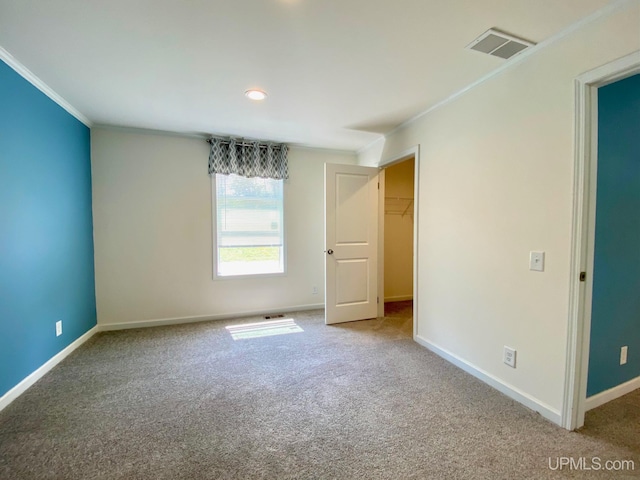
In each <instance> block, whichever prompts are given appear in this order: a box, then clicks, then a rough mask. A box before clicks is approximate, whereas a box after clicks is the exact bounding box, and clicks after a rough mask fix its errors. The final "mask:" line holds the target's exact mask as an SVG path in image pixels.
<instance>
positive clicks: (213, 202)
mask: <svg viewBox="0 0 640 480" xmlns="http://www.w3.org/2000/svg"><path fill="white" fill-rule="evenodd" d="M216 175H225V174H223V173H213V174H211V175H209V177H210V181H211V232H212V246H213V248H212V249H211V254H212V259H211V266H212V269H213V275H212V277H213V280H238V279H240V280H241V279H250V278H269V277H286V276H287V229H286V213H285V210H286V209H285V205H286V201H285V200H286V196H287V192H286V188H285V185H286V184H287V181H286V180H285V179H280V180H279V181H281V182H282V272H268V273H244V274H240V275H219V274H218V215H217V212H218V208H217V199H218V196H217V191H216V190H217V189H216ZM225 176H228V175H225ZM272 180H278V179H272Z"/></svg>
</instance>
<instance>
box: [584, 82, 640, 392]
mask: <svg viewBox="0 0 640 480" xmlns="http://www.w3.org/2000/svg"><path fill="white" fill-rule="evenodd" d="M623 345H627V346H628V347H629V354H628V363H627V364H626V365H620V347H622V346H623ZM638 376H640V75H634V76H632V77H629V78H626V79H624V80H621V81H619V82H616V83H613V84H611V85H607V86H605V87H602V88H600V89H599V90H598V182H597V207H596V239H595V265H594V272H593V303H592V314H591V346H590V350H589V381H588V384H587V396H588V397H589V396H591V395H595V394H597V393H600V392H602V391H604V390H608V389H610V388H612V387H615V386H617V385H620V384H621V383H624V382H626V381H628V380H631V379H633V378H635V377H638Z"/></svg>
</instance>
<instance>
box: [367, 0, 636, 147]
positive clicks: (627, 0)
mask: <svg viewBox="0 0 640 480" xmlns="http://www.w3.org/2000/svg"><path fill="white" fill-rule="evenodd" d="M638 1H639V0H616V1H614V2H612V3H610V4H609V5H607V6H606V7H603V8H601V9H600V10H597V11H596V12H594V13H592V14H591V15H588V16H586V17H584V18H583V19H581V20H578V21H577V22H575V23H572V24H571V25H569V26H568V27H566V28H565V29H563V30H561V31H560V32H558V33H556V34H555V35H553V36H551V37H549V38H547V39H546V40H543V41H542V42H540V43H538V44H537V45H535V46H533V47H530V48H527V49H525V50H524V51H523V52H522V53H520V54H517V55H516V56H514V57H512V58H511V59H509V60H506V62H505V63H504V64H502V65H501V66H500V67H498V68H496V69H495V70H492V71H491V72H489V73H488V74H486V75H484V76H483V77H480V78H479V79H478V80H476V81H475V82H473V83H470V84H469V85H467V86H466V87H464V88H462V89H460V90H458V91H457V92H455V93H453V94H451V95H449V96H448V97H446V98H444V99H442V100H440V101H439V102H437V103H435V104H434V105H432V106H431V107H429V108H427V109H426V110H423V111H422V112H420V113H418V114H417V115H414V116H413V117H411V118H409V119H408V120H405V121H404V122H402V123H401V124H400V125H398V126H397V127H396V128H394V129H393V130H391V131H390V132H388V133H386V134H385V135H384V136H385V138H386V137H390V136H392V135H394V134H395V133H397V132H399V131H400V130H403V129H405V128H407V127H408V126H409V125H411V124H413V123H415V122H416V121H418V120H420V119H421V118H422V117H424V116H425V115H427V114H429V113H431V112H433V111H434V110H436V109H438V108H440V107H442V106H444V105H446V104H448V103H450V102H452V101H454V100H455V99H457V98H458V97H460V96H462V95H464V94H465V93H467V92H469V91H471V90H473V89H474V88H476V87H477V86H479V85H481V84H483V83H484V82H486V81H487V80H490V79H491V78H493V77H496V76H498V75H500V74H502V73H504V72H505V71H507V70H509V69H511V68H513V67H514V66H516V65H518V64H519V63H522V62H523V61H524V60H526V59H527V58H529V57H530V56H532V55H535V54H536V53H538V52H540V51H542V50H544V49H545V48H547V47H549V46H551V45H553V44H555V43H557V42H559V41H560V40H562V39H563V38H565V37H567V36H569V35H571V34H572V33H573V32H575V31H577V30H580V29H581V28H583V27H585V26H586V25H589V24H590V23H592V22H595V21H596V20H598V19H600V18H603V17H608V16H609V15H612V14H613V13H615V12H617V11H618V10H622V9H623V8H625V7H627V6H629V5H631V4H634V3H638ZM374 144H375V142H372V143H371V144H369V145H367V146H366V147H363V148H362V149H361V150H359V151H358V152H359V153H360V152H361V151H364V150H367V149H368V148H370V147H372V146H373V145H374Z"/></svg>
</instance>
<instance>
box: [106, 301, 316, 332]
mask: <svg viewBox="0 0 640 480" xmlns="http://www.w3.org/2000/svg"><path fill="white" fill-rule="evenodd" d="M321 308H324V303H313V304H309V305H297V306H294V307H281V308H272V309H269V310H250V311H245V312H236V313H221V314H216V315H199V316H195V317H175V318H160V319H154V320H138V321H132V322H122V323H103V324H101V323H99V324H98V327H99V329H100V331H101V332H106V331H110V330H127V329H130V328H146V327H161V326H166V325H180V324H183V323H196V322H208V321H210V320H231V319H233V318H242V317H254V316H257V315H269V314H277V313H290V312H302V311H306V310H317V309H321Z"/></svg>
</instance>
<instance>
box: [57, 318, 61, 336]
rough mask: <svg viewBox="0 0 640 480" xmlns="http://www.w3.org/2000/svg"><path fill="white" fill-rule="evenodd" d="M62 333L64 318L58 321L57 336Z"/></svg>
mask: <svg viewBox="0 0 640 480" xmlns="http://www.w3.org/2000/svg"><path fill="white" fill-rule="evenodd" d="M60 335H62V320H58V321H57V322H56V337H59V336H60Z"/></svg>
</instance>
